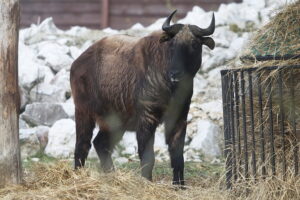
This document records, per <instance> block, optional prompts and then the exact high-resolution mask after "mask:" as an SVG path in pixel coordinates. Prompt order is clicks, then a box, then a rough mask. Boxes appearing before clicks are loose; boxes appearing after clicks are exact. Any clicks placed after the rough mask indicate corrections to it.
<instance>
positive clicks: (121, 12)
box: [110, 4, 219, 17]
mask: <svg viewBox="0 0 300 200" xmlns="http://www.w3.org/2000/svg"><path fill="white" fill-rule="evenodd" d="M193 6H194V5H189V4H177V5H176V9H177V13H176V15H175V16H176V17H182V16H185V15H186V13H187V12H188V11H190V10H192V8H193ZM201 7H202V8H206V9H208V10H215V9H217V8H218V7H219V4H205V5H201ZM174 9H175V8H173V9H170V8H168V7H165V6H164V5H161V4H152V5H145V6H144V5H138V4H134V5H132V6H130V7H128V5H126V4H118V5H116V4H112V5H111V9H110V15H116V16H152V17H165V16H168V15H169V14H170V13H171V12H172V11H173V10H174Z"/></svg>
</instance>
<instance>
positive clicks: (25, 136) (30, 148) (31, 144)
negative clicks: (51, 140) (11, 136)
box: [19, 128, 41, 158]
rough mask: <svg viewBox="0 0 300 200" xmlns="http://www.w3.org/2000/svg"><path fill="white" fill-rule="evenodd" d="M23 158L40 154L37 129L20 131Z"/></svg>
mask: <svg viewBox="0 0 300 200" xmlns="http://www.w3.org/2000/svg"><path fill="white" fill-rule="evenodd" d="M19 139H20V148H21V157H22V158H27V157H29V156H33V155H35V154H36V153H38V152H39V151H40V149H41V147H40V142H39V139H38V137H37V135H36V128H27V129H20V131H19Z"/></svg>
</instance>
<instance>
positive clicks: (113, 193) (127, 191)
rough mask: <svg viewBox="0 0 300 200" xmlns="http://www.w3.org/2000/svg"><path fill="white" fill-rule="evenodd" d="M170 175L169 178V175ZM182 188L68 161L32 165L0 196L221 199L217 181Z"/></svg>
mask: <svg viewBox="0 0 300 200" xmlns="http://www.w3.org/2000/svg"><path fill="white" fill-rule="evenodd" d="M169 178H171V177H169ZM196 180H198V181H196ZM189 184H192V185H193V186H187V187H186V190H181V189H178V188H174V187H173V186H172V184H171V180H170V179H169V180H164V179H162V180H154V181H153V182H150V181H147V180H146V179H144V178H142V177H141V176H140V175H139V173H138V172H137V171H130V170H125V169H123V170H116V171H115V172H112V173H108V174H105V173H101V172H98V171H97V170H95V169H92V168H87V169H81V170H79V171H74V170H73V168H72V167H71V165H70V163H69V162H64V161H60V162H56V163H52V164H36V165H34V166H33V167H32V169H30V170H29V171H28V172H27V173H26V174H25V177H24V183H23V184H22V185H19V186H9V187H6V188H3V189H0V199H7V200H12V199H17V200H19V199H20V200H23V199H24V200H31V199H32V200H33V199H34V200H36V199H38V200H40V199H44V200H49V199H51V200H58V199H63V200H73V199H74V200H75V199H95V200H96V199H97V200H99V199H116V200H120V199H122V200H126V199H149V200H150V199H153V200H154V199H155V200H157V199H195V200H196V199H223V198H226V196H227V195H228V194H227V193H226V191H220V190H219V189H218V184H219V183H218V182H214V183H213V182H212V181H211V180H210V179H206V180H203V179H201V178H199V177H195V180H191V181H189Z"/></svg>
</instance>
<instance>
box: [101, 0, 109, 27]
mask: <svg viewBox="0 0 300 200" xmlns="http://www.w3.org/2000/svg"><path fill="white" fill-rule="evenodd" d="M101 15H102V17H101V18H102V19H101V28H106V27H108V25H109V0H102V13H101Z"/></svg>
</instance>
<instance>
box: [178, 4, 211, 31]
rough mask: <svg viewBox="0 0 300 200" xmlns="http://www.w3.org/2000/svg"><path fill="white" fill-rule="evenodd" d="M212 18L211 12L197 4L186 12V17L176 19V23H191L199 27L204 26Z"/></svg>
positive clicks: (207, 24) (206, 25)
mask: <svg viewBox="0 0 300 200" xmlns="http://www.w3.org/2000/svg"><path fill="white" fill-rule="evenodd" d="M211 18H212V12H205V11H204V10H203V9H202V8H200V7H199V6H194V7H193V9H192V11H190V12H188V13H187V15H186V17H185V18H183V19H181V20H178V23H182V24H193V25H196V26H199V27H201V28H206V27H208V26H209V23H210V21H211Z"/></svg>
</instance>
